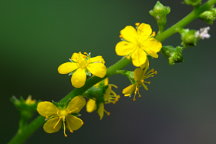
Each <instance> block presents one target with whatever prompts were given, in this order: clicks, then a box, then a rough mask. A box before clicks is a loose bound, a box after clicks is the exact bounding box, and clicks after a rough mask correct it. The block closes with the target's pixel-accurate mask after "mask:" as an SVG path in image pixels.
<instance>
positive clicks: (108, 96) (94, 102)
mask: <svg viewBox="0 0 216 144" xmlns="http://www.w3.org/2000/svg"><path fill="white" fill-rule="evenodd" d="M102 83H103V86H106V87H107V88H106V91H105V93H104V95H103V97H102V100H100V98H98V99H93V98H92V99H89V100H88V102H87V104H86V111H87V112H89V113H91V112H93V111H95V110H97V113H98V115H99V117H100V119H102V118H103V116H104V113H106V114H107V115H110V112H108V111H106V110H105V108H104V104H110V103H112V104H115V103H116V102H117V101H118V100H119V98H120V96H119V95H117V94H116V93H115V92H114V91H113V90H112V87H114V88H117V86H116V85H113V84H108V79H105V80H104V81H103V82H102ZM99 86H100V83H98V84H96V85H95V87H96V88H99Z"/></svg>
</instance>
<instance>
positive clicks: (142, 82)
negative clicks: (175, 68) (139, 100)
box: [122, 61, 157, 101]
mask: <svg viewBox="0 0 216 144" xmlns="http://www.w3.org/2000/svg"><path fill="white" fill-rule="evenodd" d="M148 68H149V63H148V61H147V64H145V65H143V66H142V67H139V68H136V69H135V70H134V83H133V84H131V85H129V86H127V87H126V88H124V89H123V90H122V93H123V94H124V96H131V95H132V94H134V97H133V101H135V100H136V95H137V94H138V96H139V97H141V94H140V92H139V88H140V86H143V88H144V89H145V90H148V87H147V85H146V84H150V82H149V81H146V79H148V78H150V77H154V76H155V75H156V74H157V71H155V70H154V69H151V70H149V71H148Z"/></svg>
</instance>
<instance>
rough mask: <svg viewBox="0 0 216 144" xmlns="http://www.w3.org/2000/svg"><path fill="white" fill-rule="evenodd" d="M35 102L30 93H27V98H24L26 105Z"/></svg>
mask: <svg viewBox="0 0 216 144" xmlns="http://www.w3.org/2000/svg"><path fill="white" fill-rule="evenodd" d="M35 103H36V100H33V99H32V96H31V95H29V96H28V97H27V99H26V100H25V104H27V105H33V104H35Z"/></svg>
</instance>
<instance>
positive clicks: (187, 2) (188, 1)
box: [184, 0, 202, 6]
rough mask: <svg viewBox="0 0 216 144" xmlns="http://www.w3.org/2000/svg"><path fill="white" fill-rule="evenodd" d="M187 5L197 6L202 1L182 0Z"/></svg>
mask: <svg viewBox="0 0 216 144" xmlns="http://www.w3.org/2000/svg"><path fill="white" fill-rule="evenodd" d="M184 3H185V4H187V5H192V6H198V5H200V4H201V3H202V0H184Z"/></svg>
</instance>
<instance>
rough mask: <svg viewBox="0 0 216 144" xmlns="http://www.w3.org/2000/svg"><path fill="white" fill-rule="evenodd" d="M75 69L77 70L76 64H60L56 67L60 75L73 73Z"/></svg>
mask: <svg viewBox="0 0 216 144" xmlns="http://www.w3.org/2000/svg"><path fill="white" fill-rule="evenodd" d="M75 69H77V64H76V63H73V62H66V63H63V64H61V65H60V66H59V67H58V72H59V73H60V74H68V73H70V72H72V71H74V70H75Z"/></svg>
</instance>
